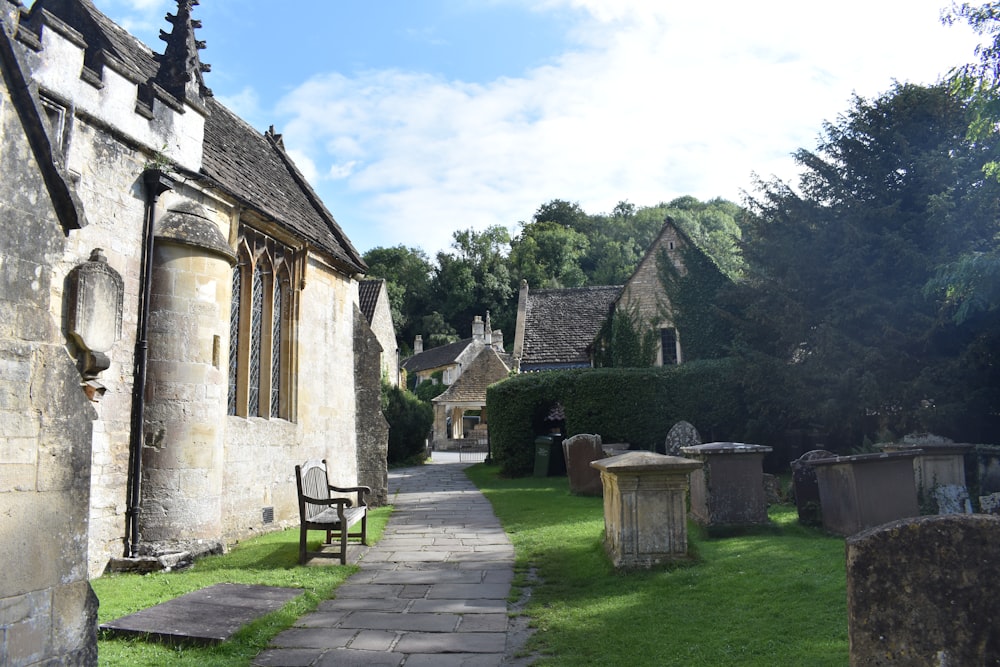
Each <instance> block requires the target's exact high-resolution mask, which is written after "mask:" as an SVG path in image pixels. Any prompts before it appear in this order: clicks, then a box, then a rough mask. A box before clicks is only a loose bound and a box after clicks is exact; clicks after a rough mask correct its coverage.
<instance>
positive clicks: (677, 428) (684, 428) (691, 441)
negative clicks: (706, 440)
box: [664, 422, 701, 456]
mask: <svg viewBox="0 0 1000 667" xmlns="http://www.w3.org/2000/svg"><path fill="white" fill-rule="evenodd" d="M700 444H701V436H700V435H699V434H698V429H696V428H695V427H694V426H693V425H692V424H690V423H689V422H677V423H676V424H674V426H673V428H671V429H670V432H669V433H667V441H666V443H665V444H664V447H665V449H666V452H665V453H666V454H667V456H680V455H681V447H694V446H695V445H700Z"/></svg>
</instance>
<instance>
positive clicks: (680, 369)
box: [486, 359, 747, 476]
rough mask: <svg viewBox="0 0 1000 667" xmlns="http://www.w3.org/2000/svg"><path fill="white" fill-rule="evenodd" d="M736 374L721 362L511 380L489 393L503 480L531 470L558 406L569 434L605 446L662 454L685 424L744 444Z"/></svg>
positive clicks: (732, 367) (492, 435)
mask: <svg viewBox="0 0 1000 667" xmlns="http://www.w3.org/2000/svg"><path fill="white" fill-rule="evenodd" d="M736 371H737V366H736V365H735V364H734V363H733V362H732V361H730V360H725V359H720V360H712V361H702V362H693V363H690V364H683V365H680V366H672V367H667V368H646V369H640V368H627V369H622V368H601V369H587V370H573V371H558V372H547V373H530V374H523V375H519V376H516V377H512V378H508V379H507V380H504V381H503V382H498V383H497V384H494V385H492V386H490V388H489V389H488V390H487V392H486V409H487V412H488V413H489V415H490V444H491V450H492V454H493V458H494V460H495V461H496V462H497V463H498V464H499V465H500V468H501V470H502V472H503V474H505V475H510V476H517V475H525V474H528V473H530V472H531V470H532V466H533V464H534V447H533V444H534V438H535V436H536V434H542V433H546V432H547V431H548V426H547V424H546V423H545V421H544V420H545V418H546V416H547V415H548V414H549V412H550V411H551V409H552V407H553V406H554V405H556V404H557V403H558V404H560V405H562V407H563V410H564V414H565V417H566V421H565V425H564V426H565V431H564V432H565V434H567V435H572V434H575V433H597V434H600V436H601V437H602V438H603V440H604V442H628V443H630V444H631V445H632V446H633V447H634V448H639V449H648V450H657V449H659V450H660V451H662V450H663V443H664V440H665V438H666V435H667V432H668V431H669V430H670V428H671V427H672V426H673V425H674V424H675V423H676V422H678V421H681V420H685V421H689V422H691V423H692V424H694V425H695V426H696V427H697V428H698V430H699V431H700V432H701V434H702V437H703V438H708V439H710V440H739V439H740V438H741V436H742V435H743V433H744V430H745V426H746V423H747V419H746V416H745V412H744V409H743V398H742V389H741V384H740V378H739V377H738V376H737V372H736ZM611 397H613V399H611Z"/></svg>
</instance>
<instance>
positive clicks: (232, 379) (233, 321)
mask: <svg viewBox="0 0 1000 667" xmlns="http://www.w3.org/2000/svg"><path fill="white" fill-rule="evenodd" d="M242 287H243V267H241V266H240V265H239V264H237V265H236V266H234V267H233V295H232V301H231V303H230V306H229V402H228V405H227V407H226V412H227V414H230V415H235V414H236V387H237V382H236V379H237V377H238V375H239V368H240V354H239V350H240V296H241V294H240V290H241V288H242Z"/></svg>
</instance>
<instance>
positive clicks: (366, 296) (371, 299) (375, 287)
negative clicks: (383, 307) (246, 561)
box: [358, 280, 385, 324]
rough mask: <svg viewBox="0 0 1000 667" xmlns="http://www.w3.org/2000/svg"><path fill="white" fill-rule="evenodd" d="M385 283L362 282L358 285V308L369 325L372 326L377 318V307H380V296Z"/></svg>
mask: <svg viewBox="0 0 1000 667" xmlns="http://www.w3.org/2000/svg"><path fill="white" fill-rule="evenodd" d="M384 282H385V281H384V280H362V281H361V282H360V283H358V302H359V303H358V306H359V307H360V308H361V312H362V314H363V315H364V316H365V319H366V320H368V324H371V323H372V319H373V318H374V317H375V307H376V306H378V296H379V294H381V293H382V284H383V283H384Z"/></svg>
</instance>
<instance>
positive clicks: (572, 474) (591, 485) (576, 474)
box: [562, 433, 605, 496]
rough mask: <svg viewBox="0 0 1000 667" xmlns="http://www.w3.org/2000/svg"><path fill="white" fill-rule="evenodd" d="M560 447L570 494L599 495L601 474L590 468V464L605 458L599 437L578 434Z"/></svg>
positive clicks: (564, 441) (567, 439) (566, 440)
mask: <svg viewBox="0 0 1000 667" xmlns="http://www.w3.org/2000/svg"><path fill="white" fill-rule="evenodd" d="M562 447H563V456H565V458H566V475H567V477H569V491H570V493H573V494H576V495H579V496H599V495H601V491H602V489H603V487H602V486H601V472H600V471H599V470H597V469H596V468H592V467H591V466H590V464H591V462H593V461H597V460H600V459H603V458H605V454H604V448H603V447H602V446H601V436H599V435H593V434H590V433H580V434H578V435H574V436H573V437H572V438H566V439H565V440H563V443H562Z"/></svg>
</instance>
